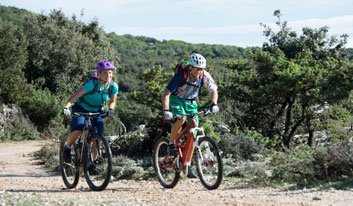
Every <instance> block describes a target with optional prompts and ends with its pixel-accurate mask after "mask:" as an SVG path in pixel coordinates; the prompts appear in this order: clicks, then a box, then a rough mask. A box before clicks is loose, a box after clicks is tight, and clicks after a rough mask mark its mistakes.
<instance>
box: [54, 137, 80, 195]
mask: <svg viewBox="0 0 353 206" xmlns="http://www.w3.org/2000/svg"><path fill="white" fill-rule="evenodd" d="M65 140H66V136H64V137H63V138H62V139H61V141H60V155H59V156H60V157H59V159H60V170H61V176H62V178H63V181H64V184H65V186H66V187H67V188H69V189H72V188H75V187H76V186H77V184H78V180H79V177H80V163H79V154H78V151H77V150H76V148H75V149H72V150H71V161H70V162H65V161H64V157H63V154H64V145H65Z"/></svg>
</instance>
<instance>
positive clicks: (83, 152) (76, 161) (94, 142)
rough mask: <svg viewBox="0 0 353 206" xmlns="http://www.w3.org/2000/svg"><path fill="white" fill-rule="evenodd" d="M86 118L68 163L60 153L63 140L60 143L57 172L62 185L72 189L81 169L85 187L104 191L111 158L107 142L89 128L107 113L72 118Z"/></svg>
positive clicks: (108, 176)
mask: <svg viewBox="0 0 353 206" xmlns="http://www.w3.org/2000/svg"><path fill="white" fill-rule="evenodd" d="M80 115H83V116H84V117H85V122H84V128H83V130H82V133H81V135H80V136H79V138H77V140H76V141H75V144H74V145H73V147H72V149H71V161H70V162H65V161H64V158H63V149H64V145H65V141H66V137H67V136H66V137H65V138H62V140H61V143H60V169H61V175H62V178H63V181H64V183H65V185H66V187H67V188H69V189H71V188H75V187H76V186H77V184H78V180H79V177H80V167H81V166H83V173H84V176H85V179H86V182H87V184H88V186H89V187H90V188H91V189H92V190H94V191H101V190H104V189H105V188H106V187H107V185H108V183H109V181H110V177H111V173H112V154H111V150H110V145H109V144H108V142H107V140H106V139H105V138H104V137H103V136H100V135H98V133H97V131H96V128H95V127H93V126H92V121H94V120H95V119H96V118H97V117H98V116H99V115H101V116H102V117H107V113H81V112H75V113H73V114H72V115H71V118H74V117H79V116H80Z"/></svg>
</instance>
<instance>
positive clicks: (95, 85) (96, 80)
mask: <svg viewBox="0 0 353 206" xmlns="http://www.w3.org/2000/svg"><path fill="white" fill-rule="evenodd" d="M92 81H93V83H94V87H93V89H92V90H91V91H90V92H87V94H94V93H96V92H97V89H98V78H92Z"/></svg>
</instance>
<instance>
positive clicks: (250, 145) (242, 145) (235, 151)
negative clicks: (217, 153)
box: [219, 133, 266, 160]
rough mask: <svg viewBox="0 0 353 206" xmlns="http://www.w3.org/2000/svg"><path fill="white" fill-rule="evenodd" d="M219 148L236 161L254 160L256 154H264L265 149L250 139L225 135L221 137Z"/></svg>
mask: <svg viewBox="0 0 353 206" xmlns="http://www.w3.org/2000/svg"><path fill="white" fill-rule="evenodd" d="M219 146H220V148H221V149H222V151H223V152H224V153H225V154H228V155H232V156H233V158H236V159H250V160H254V159H255V158H256V155H257V154H265V153H266V148H265V147H264V146H263V145H261V144H259V143H257V142H256V141H255V140H254V139H253V138H252V137H248V136H244V135H238V136H234V135H232V134H230V133H228V134H227V133H226V134H224V135H223V136H222V138H221V140H220V142H219Z"/></svg>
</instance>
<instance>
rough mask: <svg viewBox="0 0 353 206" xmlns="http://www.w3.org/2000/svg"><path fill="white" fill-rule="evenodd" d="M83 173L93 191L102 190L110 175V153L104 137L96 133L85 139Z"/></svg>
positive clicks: (106, 184)
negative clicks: (85, 151) (85, 152)
mask: <svg viewBox="0 0 353 206" xmlns="http://www.w3.org/2000/svg"><path fill="white" fill-rule="evenodd" d="M86 155H87V156H86V157H87V158H86V161H85V162H84V174H85V178H86V181H87V184H88V186H89V187H90V188H91V189H92V190H94V191H102V190H104V189H105V188H106V187H107V186H108V183H109V181H110V177H111V175H112V153H111V150H110V146H109V144H108V142H107V141H106V140H105V138H104V137H102V136H98V135H96V136H95V137H94V138H89V140H88V141H87V154H86Z"/></svg>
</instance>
